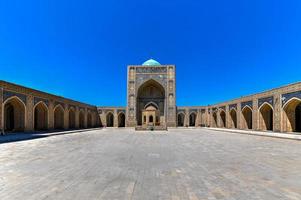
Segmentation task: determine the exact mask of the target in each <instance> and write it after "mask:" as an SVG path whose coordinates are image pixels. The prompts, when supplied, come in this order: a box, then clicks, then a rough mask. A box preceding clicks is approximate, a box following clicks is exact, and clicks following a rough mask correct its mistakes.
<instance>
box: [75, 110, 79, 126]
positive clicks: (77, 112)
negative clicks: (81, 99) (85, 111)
mask: <svg viewBox="0 0 301 200" xmlns="http://www.w3.org/2000/svg"><path fill="white" fill-rule="evenodd" d="M75 128H77V129H78V128H79V108H78V107H77V106H76V107H75Z"/></svg>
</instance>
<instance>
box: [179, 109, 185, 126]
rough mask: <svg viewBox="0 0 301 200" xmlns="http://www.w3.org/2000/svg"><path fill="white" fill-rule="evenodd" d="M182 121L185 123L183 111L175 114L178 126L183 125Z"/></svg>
mask: <svg viewBox="0 0 301 200" xmlns="http://www.w3.org/2000/svg"><path fill="white" fill-rule="evenodd" d="M184 123H185V113H183V112H179V113H178V114H177V125H178V126H179V127H182V126H184V125H185V124H184Z"/></svg>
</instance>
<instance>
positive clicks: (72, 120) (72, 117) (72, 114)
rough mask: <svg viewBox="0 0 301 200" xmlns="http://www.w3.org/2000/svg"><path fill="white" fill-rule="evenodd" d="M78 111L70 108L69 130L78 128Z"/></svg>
mask: <svg viewBox="0 0 301 200" xmlns="http://www.w3.org/2000/svg"><path fill="white" fill-rule="evenodd" d="M75 116H76V111H75V108H74V107H70V108H69V129H75V128H76V122H75V119H76V117H75Z"/></svg>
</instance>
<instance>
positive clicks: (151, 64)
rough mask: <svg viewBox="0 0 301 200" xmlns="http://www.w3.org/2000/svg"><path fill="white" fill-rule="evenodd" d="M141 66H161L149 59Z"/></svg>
mask: <svg viewBox="0 0 301 200" xmlns="http://www.w3.org/2000/svg"><path fill="white" fill-rule="evenodd" d="M142 65H143V66H157V65H161V64H160V63H159V62H158V61H156V60H154V59H149V60H147V61H145V62H144V63H143V64H142Z"/></svg>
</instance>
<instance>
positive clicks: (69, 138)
mask: <svg viewBox="0 0 301 200" xmlns="http://www.w3.org/2000/svg"><path fill="white" fill-rule="evenodd" d="M300 147H301V144H300V141H295V140H287V139H278V138H269V137H260V136H251V135H243V134H236V133H228V132H222V131H213V130H209V129H176V128H175V129H170V130H169V131H168V132H164V131H158V132H147V131H146V132H135V131H134V130H133V129H127V128H125V129H96V130H92V131H84V132H76V133H66V134H61V135H60V134H56V135H53V136H51V135H50V136H47V137H41V138H37V139H34V138H32V139H30V138H27V139H24V140H20V141H17V142H6V143H3V144H0V163H1V165H0V199H1V200H8V199H9V200H11V199H12V200H18V199H22V200H23V199H26V200H27V199H39V200H41V199H56V200H57V199H64V200H68V199H70V200H71V199H81V200H88V199H104V200H110V199H135V200H156V199H162V200H169V199H170V200H180V199H189V200H197V199H241V200H250V199H268V200H271V199H296V200H297V199H301V148H300Z"/></svg>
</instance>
